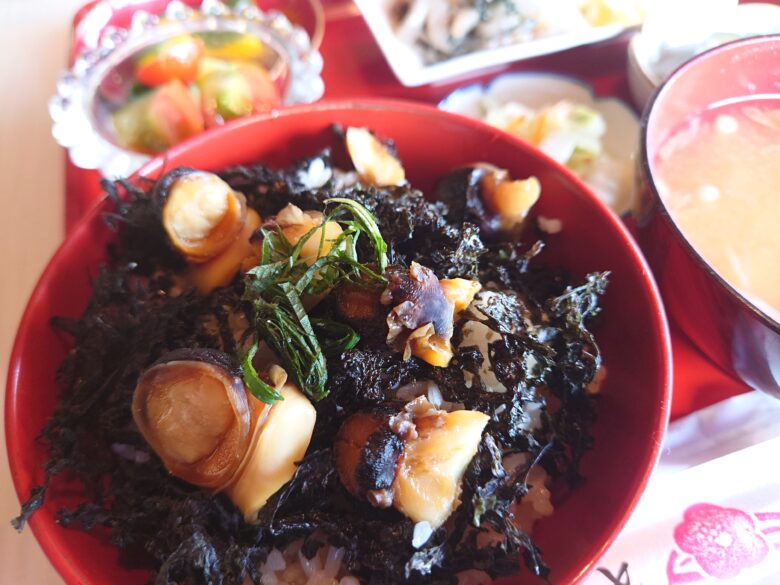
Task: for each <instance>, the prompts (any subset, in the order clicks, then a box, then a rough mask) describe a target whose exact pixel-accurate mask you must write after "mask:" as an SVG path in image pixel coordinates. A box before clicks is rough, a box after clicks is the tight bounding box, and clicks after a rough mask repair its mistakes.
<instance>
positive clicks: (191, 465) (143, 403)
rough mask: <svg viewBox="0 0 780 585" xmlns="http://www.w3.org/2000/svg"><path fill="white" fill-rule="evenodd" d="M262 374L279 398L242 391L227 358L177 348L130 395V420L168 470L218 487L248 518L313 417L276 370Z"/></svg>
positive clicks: (279, 481) (303, 443)
mask: <svg viewBox="0 0 780 585" xmlns="http://www.w3.org/2000/svg"><path fill="white" fill-rule="evenodd" d="M270 372H271V374H270V377H271V380H272V383H274V385H275V386H277V389H278V390H279V392H280V393H281V395H282V397H283V398H284V400H282V401H279V402H275V403H274V404H271V405H269V404H265V403H262V402H260V401H259V400H257V399H256V398H254V396H252V395H251V394H249V393H248V391H247V390H246V388H245V386H244V383H243V380H242V378H241V370H240V367H239V366H238V365H237V364H236V363H235V362H234V361H233V359H232V358H230V357H229V356H228V355H226V354H224V353H222V352H219V351H216V350H210V349H183V350H177V351H174V352H171V353H169V354H168V355H166V356H165V357H164V358H163V359H162V360H160V361H158V362H157V363H156V364H154V365H153V366H152V367H151V368H149V369H148V370H146V372H144V374H143V375H142V376H141V378H140V379H139V380H138V384H137V385H136V388H135V393H134V395H133V407H132V408H133V419H134V420H135V423H136V425H137V426H138V429H139V430H140V431H141V434H142V435H143V436H144V438H145V439H146V441H147V442H148V443H149V445H150V446H151V447H152V448H153V449H154V451H155V452H156V453H157V454H158V455H159V457H160V458H161V459H162V461H163V463H164V464H165V467H166V468H167V469H168V471H169V472H170V473H171V474H172V475H175V476H176V477H179V478H181V479H183V480H184V481H187V482H188V483H192V484H194V485H197V486H200V487H204V488H210V489H213V490H215V491H223V490H224V491H226V492H227V494H228V495H229V496H230V498H231V499H232V500H233V502H234V503H235V504H236V505H237V506H238V507H239V508H240V509H241V511H242V512H243V514H244V516H245V517H246V518H247V519H248V520H251V519H253V518H255V517H256V515H257V512H258V511H259V510H260V508H262V506H263V505H265V502H266V501H267V499H268V498H269V497H270V496H271V495H272V494H273V493H274V492H276V491H277V490H278V489H279V488H280V487H281V486H282V485H283V484H284V483H286V482H287V481H288V480H289V479H290V478H291V477H292V476H293V474H294V473H295V462H296V461H299V460H300V459H301V458H302V457H303V455H304V453H305V452H306V449H307V447H308V445H309V441H310V439H311V435H312V431H313V429H314V422H315V418H316V413H315V410H314V407H313V406H312V405H311V403H310V402H309V401H308V399H306V398H305V397H304V396H303V394H302V393H301V392H300V390H298V388H296V387H295V386H294V385H292V384H290V383H288V382H287V376H286V374H285V373H284V370H282V369H281V368H279V367H278V366H272V367H271V369H270Z"/></svg>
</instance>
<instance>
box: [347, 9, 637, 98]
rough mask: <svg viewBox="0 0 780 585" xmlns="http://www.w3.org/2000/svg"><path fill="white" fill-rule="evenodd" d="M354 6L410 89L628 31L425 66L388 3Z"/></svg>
mask: <svg viewBox="0 0 780 585" xmlns="http://www.w3.org/2000/svg"><path fill="white" fill-rule="evenodd" d="M354 2H355V4H356V5H357V6H358V8H359V9H360V11H361V12H362V14H363V18H364V20H365V21H366V24H367V25H368V28H369V29H371V33H372V34H373V35H374V38H375V39H376V42H377V44H378V45H379V48H380V49H381V51H382V53H383V54H384V56H385V59H386V60H387V62H388V63H389V65H390V68H391V69H392V70H393V73H394V74H395V76H396V77H397V78H398V80H399V81H400V82H401V83H402V84H403V85H405V86H407V87H414V86H418V85H425V84H427V83H433V82H435V81H441V80H443V79H449V78H453V77H457V76H462V75H465V74H467V73H472V72H474V71H478V70H480V69H485V68H487V67H493V66H496V65H501V64H503V63H511V62H512V61H521V60H523V59H530V58H531V57H539V56H541V55H547V54H550V53H556V52H558V51H563V50H566V49H570V48H572V47H578V46H580V45H587V44H591V43H596V42H599V41H603V40H606V39H609V38H611V37H614V36H617V35H618V34H620V33H621V32H623V31H624V30H625V29H626V27H624V26H623V25H619V24H613V25H607V26H598V27H591V28H588V29H585V30H579V31H576V32H571V33H560V34H556V35H551V36H549V37H543V38H539V39H534V40H532V41H526V42H523V43H516V44H513V45H507V46H505V47H498V48H495V49H484V50H479V51H474V52H471V53H466V54H464V55H458V56H457V57H452V58H450V59H446V60H444V61H439V62H436V63H425V62H424V60H423V58H422V56H421V55H420V53H419V51H418V50H417V49H416V48H415V47H413V46H411V45H409V44H407V43H405V42H404V41H402V40H401V39H400V38H398V36H396V34H395V32H394V31H393V28H392V25H391V22H390V18H389V14H388V1H387V0H354Z"/></svg>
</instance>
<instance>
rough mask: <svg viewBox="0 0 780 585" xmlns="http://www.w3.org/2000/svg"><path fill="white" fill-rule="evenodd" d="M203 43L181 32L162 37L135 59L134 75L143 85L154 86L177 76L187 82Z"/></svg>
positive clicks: (196, 62)
mask: <svg viewBox="0 0 780 585" xmlns="http://www.w3.org/2000/svg"><path fill="white" fill-rule="evenodd" d="M204 52H205V47H204V45H203V41H202V40H201V39H199V38H198V37H194V36H192V35H188V34H183V35H178V36H175V37H173V38H170V39H168V40H165V41H163V42H161V43H159V44H157V45H155V46H154V47H152V48H151V49H149V50H148V51H146V52H144V53H143V54H142V55H141V56H140V57H139V58H138V60H137V61H136V66H135V76H136V78H137V79H138V81H140V82H141V83H143V84H144V85H148V86H149V87H156V86H158V85H164V84H165V83H168V82H169V81H172V80H174V79H177V80H179V81H181V82H182V83H184V84H188V83H191V82H192V81H193V80H194V79H195V77H196V76H197V75H198V65H199V63H200V60H201V59H202V58H203V55H204Z"/></svg>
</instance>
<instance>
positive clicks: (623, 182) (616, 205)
mask: <svg viewBox="0 0 780 585" xmlns="http://www.w3.org/2000/svg"><path fill="white" fill-rule="evenodd" d="M486 96H489V97H490V98H491V100H492V101H494V102H495V103H497V104H498V105H501V104H505V103H508V102H512V101H514V102H518V103H521V104H523V105H525V106H528V107H530V108H533V109H535V110H536V109H540V108H543V107H545V106H549V105H552V104H554V103H556V102H559V101H561V100H568V101H571V102H575V103H578V104H583V105H586V106H589V107H591V108H593V109H595V110H596V111H598V112H599V113H600V114H601V115H602V116H603V118H604V121H605V122H606V126H607V129H606V132H605V134H604V137H603V138H602V144H603V146H604V152H605V153H606V154H607V155H609V156H610V157H611V158H612V159H613V160H614V161H616V162H617V163H619V165H620V168H621V176H620V177H619V178H618V179H617V180H618V181H619V184H620V188H619V190H618V194H617V198H616V199H615V200H614V201H606V202H607V204H608V205H609V206H610V207H611V208H612V209H613V210H614V211H615V212H616V213H617V214H619V215H622V214H626V213H628V212H629V211H630V210H631V209H632V207H633V205H634V202H635V199H636V196H635V192H634V191H635V190H634V173H635V164H634V159H635V154H636V149H637V147H638V144H639V119H638V118H637V115H636V114H635V113H634V111H633V110H632V109H631V108H629V107H628V106H627V105H626V104H625V103H624V102H623V101H622V100H619V99H617V98H601V97H596V96H595V95H594V93H593V90H592V88H591V87H590V86H588V85H587V84H585V83H583V82H581V81H579V80H577V79H573V78H571V77H566V76H563V75H557V74H552V73H508V74H505V75H501V76H499V77H497V78H495V79H494V80H493V81H492V82H491V83H489V84H488V85H486V86H485V85H478V84H477V85H469V86H466V87H463V88H460V89H457V90H455V91H454V92H452V93H451V94H450V95H449V96H447V97H446V98H444V99H443V100H442V101H441V102H440V103H439V107H440V108H441V109H443V110H446V111H448V112H454V113H456V114H461V115H464V116H470V117H472V118H477V119H481V118H482V108H481V105H480V103H481V100H482V98H483V97H486ZM585 182H586V183H587V181H585ZM594 191H596V192H597V190H595V189H594ZM597 194H598V192H597ZM602 199H605V198H604V197H602ZM605 200H606V199H605Z"/></svg>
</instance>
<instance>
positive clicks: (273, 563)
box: [263, 549, 287, 572]
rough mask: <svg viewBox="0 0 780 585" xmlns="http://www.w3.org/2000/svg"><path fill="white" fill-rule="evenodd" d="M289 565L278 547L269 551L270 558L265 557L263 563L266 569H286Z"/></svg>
mask: <svg viewBox="0 0 780 585" xmlns="http://www.w3.org/2000/svg"><path fill="white" fill-rule="evenodd" d="M286 567H287V562H286V561H285V560H284V555H283V554H282V553H281V552H280V551H278V550H277V549H274V550H272V551H271V552H270V553H268V558H267V559H265V563H264V564H263V570H266V571H274V572H276V571H284V569H285V568H286Z"/></svg>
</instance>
